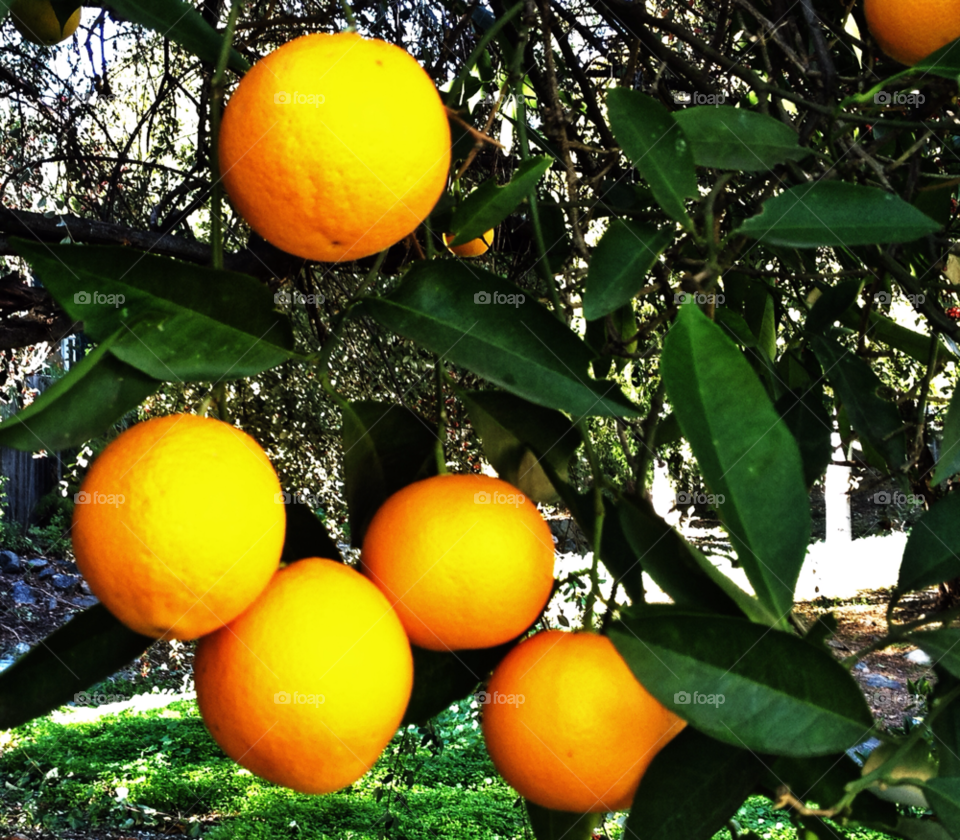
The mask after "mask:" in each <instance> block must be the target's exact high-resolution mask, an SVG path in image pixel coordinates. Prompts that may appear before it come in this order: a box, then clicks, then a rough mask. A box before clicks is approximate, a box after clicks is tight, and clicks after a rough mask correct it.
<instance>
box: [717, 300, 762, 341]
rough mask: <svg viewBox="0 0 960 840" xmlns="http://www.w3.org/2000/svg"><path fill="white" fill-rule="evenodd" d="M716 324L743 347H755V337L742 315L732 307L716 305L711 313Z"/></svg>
mask: <svg viewBox="0 0 960 840" xmlns="http://www.w3.org/2000/svg"><path fill="white" fill-rule="evenodd" d="M713 317H714V319H715V320H716V322H717V324H718V325H719V326H721V327H723V329H724V330H725V331H726V332H727V333H728V334H729V335H730V337H731V338H732V339H733V340H734V341H736V342H737V343H738V344H742V345H743V346H744V347H756V346H757V337H756V336H755V335H754V334H753V331H752V330H751V329H750V325H749V324H747V322H746V320H745V319H744V317H743V316H742V315H741V314H740V313H739V312H735V311H734V310H732V309H728V308H727V307H725V306H718V307H717V309H716V311H715V312H714V315H713Z"/></svg>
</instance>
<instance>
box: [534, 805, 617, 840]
mask: <svg viewBox="0 0 960 840" xmlns="http://www.w3.org/2000/svg"><path fill="white" fill-rule="evenodd" d="M524 803H525V804H526V806H527V816H529V817H530V827H531V828H532V829H533V836H534V837H535V838H536V840H590V838H591V837H593V832H594V830H595V829H596V828H597V826H598V825H600V817H601V816H602V815H601V814H574V813H571V812H569V811H551V810H550V809H549V808H541V807H540V806H539V805H535V804H534V803H533V802H530V801H529V800H524Z"/></svg>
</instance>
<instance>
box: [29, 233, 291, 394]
mask: <svg viewBox="0 0 960 840" xmlns="http://www.w3.org/2000/svg"><path fill="white" fill-rule="evenodd" d="M11 241H12V242H13V244H14V246H15V247H16V249H17V252H18V253H19V254H20V255H21V256H23V257H24V258H25V259H27V260H29V262H30V263H31V264H32V265H33V268H34V270H35V271H36V273H37V276H38V277H39V278H40V280H41V281H42V282H43V285H44V286H45V287H46V288H47V289H49V291H50V293H51V294H52V295H53V296H54V298H55V299H56V301H57V303H59V304H60V305H61V306H62V307H63V308H64V309H65V310H66V312H67V314H69V315H70V316H71V317H72V318H75V319H76V320H78V321H83V325H84V331H85V332H86V334H87V335H89V336H90V337H91V338H92V339H93V340H94V341H104V340H106V338H107V336H110V335H113V334H114V333H118V334H119V335H118V337H117V340H116V342H115V343H114V344H112V345H111V348H110V349H111V352H112V353H113V354H114V355H115V356H116V357H117V358H119V359H120V360H121V361H124V362H126V363H127V364H129V365H133V366H134V367H135V368H137V369H138V370H141V371H143V372H144V373H146V374H149V375H150V376H152V377H154V378H155V379H163V380H166V381H196V380H216V381H219V380H222V379H239V378H240V377H244V376H253V375H255V374H257V373H260V372H261V371H263V370H267V369H268V368H272V367H275V366H277V365H279V364H281V363H282V362H285V361H287V360H288V359H290V358H291V356H292V352H291V351H292V350H293V330H292V328H291V326H290V323H289V321H288V320H287V318H286V316H284V315H281V314H280V313H278V312H276V311H274V310H273V305H274V304H273V300H274V298H273V295H272V294H271V293H270V291H269V290H268V289H267V288H266V286H264V285H263V284H262V283H260V282H259V281H258V280H255V279H254V278H252V277H248V276H246V275H244V274H236V273H233V272H226V271H214V270H213V269H209V268H202V267H200V266H196V265H190V264H188V263H182V262H178V261H177V260H172V259H168V258H166V257H157V256H154V255H152V254H144V253H142V252H140V251H135V250H133V249H130V248H114V247H101V246H92V245H47V244H42V245H41V244H38V243H36V242H27V241H26V240H23V239H13V240H11Z"/></svg>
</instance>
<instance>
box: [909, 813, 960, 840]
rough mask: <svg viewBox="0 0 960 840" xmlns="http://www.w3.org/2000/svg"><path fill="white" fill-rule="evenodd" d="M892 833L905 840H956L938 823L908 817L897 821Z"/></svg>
mask: <svg viewBox="0 0 960 840" xmlns="http://www.w3.org/2000/svg"><path fill="white" fill-rule="evenodd" d="M894 833H895V834H896V835H897V836H898V837H905V838H907V840H956V835H954V834H951V833H950V832H948V831H947V830H946V829H945V828H944V827H943V826H942V825H940V824H939V823H935V822H931V821H930V820H922V819H911V818H910V817H901V818H900V819H899V820H898V821H897V825H896V828H894Z"/></svg>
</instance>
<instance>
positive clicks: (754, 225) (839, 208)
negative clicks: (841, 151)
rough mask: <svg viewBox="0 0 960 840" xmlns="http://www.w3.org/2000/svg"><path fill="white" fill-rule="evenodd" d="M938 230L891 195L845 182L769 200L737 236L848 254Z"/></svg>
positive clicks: (809, 186)
mask: <svg viewBox="0 0 960 840" xmlns="http://www.w3.org/2000/svg"><path fill="white" fill-rule="evenodd" d="M939 229H940V226H939V225H938V224H937V223H936V222H934V221H933V220H932V219H931V218H930V217H929V216H927V215H926V214H925V213H923V212H921V211H920V210H917V208H916V207H913V206H912V205H910V204H907V202H905V201H904V200H903V199H902V198H900V197H899V196H897V195H894V194H893V193H888V192H885V191H884V190H881V189H878V188H876V187H861V186H858V185H856V184H850V183H847V182H845V181H817V182H815V183H813V184H803V185H801V186H799V187H793V188H792V189H789V190H787V191H786V192H784V193H781V194H780V195H778V196H775V197H774V198H771V199H770V200H769V201H767V202H766V203H765V204H764V205H763V212H762V213H761V214H760V215H759V216H754V217H753V218H751V219H747V220H746V221H745V222H744V223H743V225H742V226H741V227H740V229H739V230H738V231H737V233H739V234H742V235H744V236H749V237H752V238H753V239H759V240H760V241H761V242H765V243H767V244H768V245H785V246H787V247H790V248H821V247H828V246H836V247H847V248H849V247H852V246H854V245H874V244H877V245H880V244H887V243H890V242H912V241H913V240H914V239H919V238H920V237H921V236H926V235H927V234H930V233H936V231H938V230H939Z"/></svg>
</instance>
